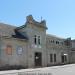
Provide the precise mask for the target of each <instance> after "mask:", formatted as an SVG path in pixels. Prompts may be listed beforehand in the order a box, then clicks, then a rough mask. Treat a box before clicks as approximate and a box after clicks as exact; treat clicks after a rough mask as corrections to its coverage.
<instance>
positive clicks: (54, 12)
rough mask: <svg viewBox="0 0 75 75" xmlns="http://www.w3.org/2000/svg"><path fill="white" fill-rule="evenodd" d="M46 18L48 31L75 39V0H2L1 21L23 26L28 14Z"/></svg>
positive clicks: (0, 3) (0, 8) (0, 5)
mask: <svg viewBox="0 0 75 75" xmlns="http://www.w3.org/2000/svg"><path fill="white" fill-rule="evenodd" d="M30 14H32V15H33V17H34V19H35V20H36V21H39V22H40V21H41V17H42V19H45V20H46V25H47V27H48V30H47V33H48V34H52V35H56V36H58V37H62V38H69V37H71V38H72V39H75V0H0V22H2V23H6V24H11V25H15V26H21V25H23V24H24V23H25V22H26V16H28V15H30Z"/></svg>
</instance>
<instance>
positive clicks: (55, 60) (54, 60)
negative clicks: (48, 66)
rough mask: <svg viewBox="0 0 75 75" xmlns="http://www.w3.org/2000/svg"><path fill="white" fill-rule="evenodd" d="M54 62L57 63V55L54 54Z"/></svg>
mask: <svg viewBox="0 0 75 75" xmlns="http://www.w3.org/2000/svg"><path fill="white" fill-rule="evenodd" d="M54 62H56V54H54Z"/></svg>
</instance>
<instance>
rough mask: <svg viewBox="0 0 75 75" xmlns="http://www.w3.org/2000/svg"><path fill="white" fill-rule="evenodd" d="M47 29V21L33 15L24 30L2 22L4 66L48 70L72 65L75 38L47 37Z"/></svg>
mask: <svg viewBox="0 0 75 75" xmlns="http://www.w3.org/2000/svg"><path fill="white" fill-rule="evenodd" d="M47 29H48V28H47V26H46V21H45V20H42V21H41V22H37V21H35V20H34V19H33V17H32V15H29V16H27V17H26V23H25V24H24V25H22V26H20V27H15V26H11V25H8V24H3V23H0V66H5V65H9V66H10V65H21V66H24V67H44V66H50V65H56V64H67V63H71V61H70V60H72V58H71V54H72V53H71V47H72V46H71V45H72V43H71V39H70V38H68V39H64V38H59V37H57V36H54V35H50V34H46V30H47ZM72 57H73V56H72ZM74 61H75V60H74Z"/></svg>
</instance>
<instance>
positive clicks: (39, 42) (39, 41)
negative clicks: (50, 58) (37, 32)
mask: <svg viewBox="0 0 75 75" xmlns="http://www.w3.org/2000/svg"><path fill="white" fill-rule="evenodd" d="M40 44H41V40H40V36H38V45H40Z"/></svg>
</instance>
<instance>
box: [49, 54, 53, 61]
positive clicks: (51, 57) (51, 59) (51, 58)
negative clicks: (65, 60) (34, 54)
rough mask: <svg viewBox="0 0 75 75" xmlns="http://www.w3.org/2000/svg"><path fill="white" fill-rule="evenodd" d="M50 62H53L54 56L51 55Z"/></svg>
mask: <svg viewBox="0 0 75 75" xmlns="http://www.w3.org/2000/svg"><path fill="white" fill-rule="evenodd" d="M50 62H53V54H50Z"/></svg>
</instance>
